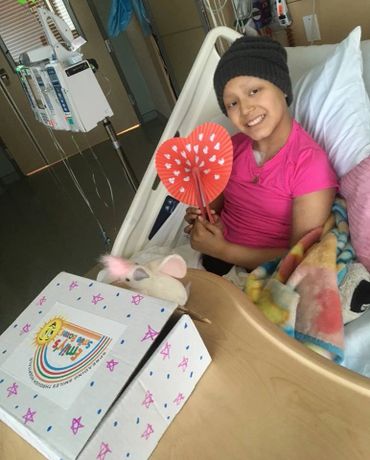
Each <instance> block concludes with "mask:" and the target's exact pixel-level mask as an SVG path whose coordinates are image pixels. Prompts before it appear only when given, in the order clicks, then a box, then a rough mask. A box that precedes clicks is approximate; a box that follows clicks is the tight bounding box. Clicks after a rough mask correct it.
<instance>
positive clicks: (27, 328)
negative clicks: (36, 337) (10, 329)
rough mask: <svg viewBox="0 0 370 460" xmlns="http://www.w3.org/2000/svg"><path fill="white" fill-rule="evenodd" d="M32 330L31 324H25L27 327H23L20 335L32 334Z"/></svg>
mask: <svg viewBox="0 0 370 460" xmlns="http://www.w3.org/2000/svg"><path fill="white" fill-rule="evenodd" d="M30 329H31V324H29V323H27V324H25V325H24V326H23V327H22V330H21V332H20V333H19V335H23V334H27V332H30Z"/></svg>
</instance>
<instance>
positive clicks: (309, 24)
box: [303, 14, 321, 42]
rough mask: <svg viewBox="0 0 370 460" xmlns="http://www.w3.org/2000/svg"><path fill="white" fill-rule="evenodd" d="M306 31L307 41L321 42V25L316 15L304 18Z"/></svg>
mask: <svg viewBox="0 0 370 460" xmlns="http://www.w3.org/2000/svg"><path fill="white" fill-rule="evenodd" d="M303 24H304V30H305V33H306V40H307V41H308V42H314V41H316V40H321V35H320V29H319V23H318V22H317V16H316V14H310V15H309V16H303Z"/></svg>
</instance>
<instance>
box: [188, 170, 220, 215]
mask: <svg viewBox="0 0 370 460" xmlns="http://www.w3.org/2000/svg"><path fill="white" fill-rule="evenodd" d="M191 172H192V175H193V180H194V189H195V196H196V199H197V203H198V207H199V209H200V211H201V213H202V216H203V217H204V218H205V219H206V218H207V216H208V220H209V221H210V222H211V224H214V223H215V220H214V218H213V215H212V213H211V208H210V207H209V204H208V201H207V199H206V196H205V193H204V189H203V184H202V179H201V178H200V174H199V168H197V167H195V168H193V169H192V171H191ZM206 213H207V214H206Z"/></svg>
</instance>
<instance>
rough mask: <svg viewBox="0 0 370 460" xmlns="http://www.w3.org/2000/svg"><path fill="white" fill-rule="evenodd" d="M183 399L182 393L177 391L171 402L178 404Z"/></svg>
mask: <svg viewBox="0 0 370 460" xmlns="http://www.w3.org/2000/svg"><path fill="white" fill-rule="evenodd" d="M183 399H185V398H184V395H183V394H182V393H179V394H178V395H177V396H176V398H175V399H174V400H173V402H174V403H175V404H176V406H179V405H180V404H181V401H182V400H183Z"/></svg>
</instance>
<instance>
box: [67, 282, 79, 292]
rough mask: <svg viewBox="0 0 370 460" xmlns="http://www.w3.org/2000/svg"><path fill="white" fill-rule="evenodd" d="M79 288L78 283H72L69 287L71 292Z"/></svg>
mask: <svg viewBox="0 0 370 460" xmlns="http://www.w3.org/2000/svg"><path fill="white" fill-rule="evenodd" d="M76 287H78V283H77V281H72V283H71V284H70V285H69V290H70V291H72V289H75V288H76Z"/></svg>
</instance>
